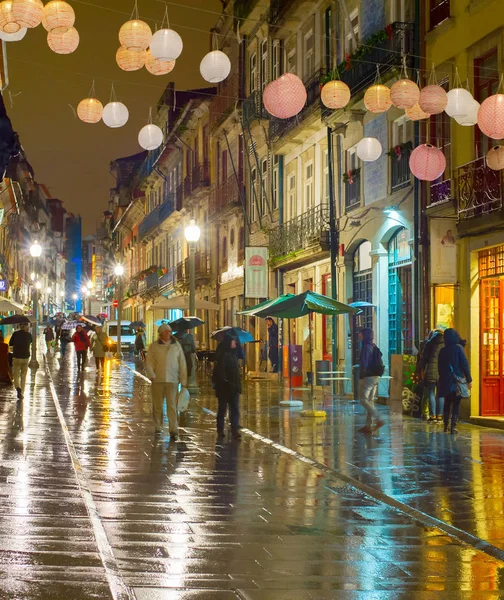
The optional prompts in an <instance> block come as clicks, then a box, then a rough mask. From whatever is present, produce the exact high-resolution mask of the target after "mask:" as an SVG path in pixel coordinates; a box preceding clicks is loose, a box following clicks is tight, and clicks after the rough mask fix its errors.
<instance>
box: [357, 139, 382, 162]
mask: <svg viewBox="0 0 504 600" xmlns="http://www.w3.org/2000/svg"><path fill="white" fill-rule="evenodd" d="M381 153H382V145H381V144H380V142H379V140H377V139H376V138H374V137H365V138H362V140H361V141H360V142H359V143H358V144H357V156H358V157H359V158H360V159H361V160H363V161H364V162H373V161H374V160H377V159H378V158H380V156H381Z"/></svg>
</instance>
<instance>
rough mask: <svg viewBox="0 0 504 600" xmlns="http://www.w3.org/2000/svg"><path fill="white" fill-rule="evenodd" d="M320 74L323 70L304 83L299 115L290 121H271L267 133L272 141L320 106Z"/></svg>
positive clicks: (273, 119) (316, 72)
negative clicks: (304, 91)
mask: <svg viewBox="0 0 504 600" xmlns="http://www.w3.org/2000/svg"><path fill="white" fill-rule="evenodd" d="M322 74H323V70H322V69H319V70H318V71H315V73H314V74H313V75H311V76H310V77H309V78H308V79H307V80H306V81H305V82H304V85H305V88H306V104H305V106H304V108H303V110H302V111H301V112H300V113H299V114H297V115H296V116H295V117H292V118H290V119H275V118H272V119H271V122H270V129H269V132H270V136H271V138H272V139H278V138H279V137H281V136H282V135H285V134H286V133H287V132H288V131H289V130H290V129H293V128H294V127H295V126H296V125H297V124H298V123H300V122H301V121H302V120H303V119H305V118H306V117H307V116H308V114H310V112H311V111H312V110H313V109H314V108H318V107H319V106H320V104H319V99H320V80H321V78H322Z"/></svg>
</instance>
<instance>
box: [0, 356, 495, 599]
mask: <svg viewBox="0 0 504 600" xmlns="http://www.w3.org/2000/svg"><path fill="white" fill-rule="evenodd" d="M48 366H49V370H48V371H46V370H45V369H44V367H41V369H40V370H39V371H38V372H37V375H36V379H35V381H34V382H33V381H32V382H31V383H30V389H27V393H26V399H25V400H24V403H18V402H16V401H14V400H13V398H14V393H13V391H11V390H7V389H5V388H4V389H3V390H2V392H1V400H0V402H1V403H0V410H1V415H0V428H1V429H0V433H1V444H2V453H1V460H0V475H1V481H2V496H3V502H2V524H1V530H0V531H1V538H0V548H1V550H0V551H1V556H2V559H1V566H0V568H1V571H2V579H1V582H0V598H9V599H11V598H12V599H25V598H26V599H32V598H33V599H35V598H36V599H38V598H51V599H59V598H65V600H71V599H76V600H80V599H81V598H82V599H84V598H120V599H122V598H137V599H138V600H173V599H181V600H199V599H208V600H214V599H215V600H228V599H241V600H273V599H275V600H328V599H333V598H334V599H336V598H338V599H342V600H347V599H348V600H354V599H355V600H361V599H364V598H365V599H366V600H367V599H371V600H385V599H387V600H388V599H398V598H399V599H400V598H408V599H410V598H411V599H419V600H430V599H437V598H450V599H452V598H453V599H459V598H460V599H465V598H476V599H479V598H485V599H486V598H502V597H504V569H503V567H504V563H503V562H501V561H500V560H498V558H496V557H494V556H492V555H490V554H489V553H488V552H483V551H481V550H480V549H478V548H476V547H473V546H471V545H470V544H468V543H461V542H460V541H458V540H457V539H455V538H454V537H450V536H449V535H447V534H446V532H445V531H443V529H441V528H438V527H434V526H430V525H427V524H426V523H425V522H422V521H419V520H416V519H414V518H412V517H411V516H408V515H407V514H404V513H402V512H399V511H397V510H395V509H394V508H393V507H391V506H390V505H389V504H387V503H386V502H381V501H380V500H378V499H376V498H374V497H370V496H368V495H366V494H364V493H362V491H360V490H359V489H358V488H357V487H355V486H352V485H349V484H348V483H345V482H344V481H342V479H341V478H339V477H338V476H337V471H339V472H341V473H344V474H346V475H348V476H349V477H351V478H352V479H355V480H356V481H360V482H362V483H363V484H366V485H369V486H374V487H375V488H376V490H377V491H378V492H380V493H382V494H389V495H392V496H393V497H396V499H397V500H400V501H402V502H404V503H405V504H408V505H410V506H413V507H414V508H416V509H418V510H422V511H424V512H425V513H427V514H432V515H433V516H435V517H437V518H442V519H445V521H446V523H448V524H452V525H454V526H456V527H458V528H460V529H461V530H462V529H463V530H464V531H467V532H469V533H474V534H475V535H476V534H477V535H478V537H479V538H481V539H482V540H486V541H488V542H490V543H492V544H495V546H496V547H497V546H498V547H502V545H501V544H500V543H499V539H500V540H502V539H503V538H504V533H503V534H502V535H500V538H499V537H498V536H499V531H501V532H502V531H504V529H503V528H502V527H501V525H500V519H502V518H503V517H502V511H503V504H502V493H503V488H504V486H503V484H502V482H503V481H504V479H503V477H504V475H503V469H502V464H501V461H502V453H501V452H502V441H501V439H500V437H499V436H500V435H501V434H500V433H499V432H497V433H496V432H495V431H492V430H488V435H489V436H491V437H489V438H488V439H486V438H485V437H483V442H481V441H480V448H481V447H482V446H481V444H483V445H485V444H486V445H487V447H490V446H489V444H491V448H492V449H493V450H492V452H491V453H490V454H489V455H485V457H484V458H485V460H484V461H483V463H482V464H481V465H480V466H479V467H478V466H477V465H478V463H477V462H476V458H475V459H474V461H470V460H467V459H466V451H467V447H468V446H470V445H471V444H472V445H473V446H474V445H475V444H476V440H475V438H474V435H475V434H473V433H472V431H473V430H474V431H476V430H477V431H480V429H479V428H474V427H473V426H462V427H461V433H460V434H459V436H458V437H457V439H456V440H451V439H450V438H449V437H448V436H443V434H442V433H437V432H432V433H430V432H429V430H428V429H426V426H425V425H423V426H422V425H421V424H416V423H411V424H410V423H409V422H408V423H406V421H404V423H403V419H402V417H399V416H398V415H393V416H392V425H391V427H390V428H389V427H386V428H385V429H384V431H383V433H382V435H381V438H380V439H377V438H369V439H367V438H362V436H359V435H357V434H356V433H355V431H356V429H357V427H358V426H360V425H359V423H361V421H362V419H363V415H362V414H361V413H360V411H359V410H358V409H356V408H355V406H354V405H351V404H346V405H343V404H342V405H341V407H339V409H338V410H339V412H336V411H334V412H328V418H327V420H326V422H325V423H320V422H312V421H308V422H306V421H302V420H300V417H299V415H297V414H295V413H294V412H292V411H285V410H283V409H279V408H278V406H277V401H278V394H277V393H276V392H275V390H274V388H273V387H272V386H271V385H270V384H250V385H249V386H248V389H247V394H245V395H244V398H243V402H242V408H243V419H242V424H243V426H244V427H246V428H248V429H249V430H251V431H253V432H256V433H257V434H258V435H257V436H256V437H253V436H252V435H249V434H248V433H245V435H244V437H243V440H242V441H241V442H231V441H227V440H226V441H225V442H223V443H217V442H216V436H215V430H214V423H213V417H212V415H211V414H209V413H208V412H207V411H208V410H212V409H213V408H215V400H214V399H213V397H212V396H211V394H210V390H209V389H208V386H206V387H205V384H203V385H202V388H201V389H202V393H201V395H200V398H199V399H198V400H192V401H191V404H190V410H189V412H188V413H187V414H186V415H184V419H183V421H182V423H181V435H180V439H179V441H177V442H170V440H169V437H168V436H164V437H162V438H161V439H160V440H159V441H158V440H156V439H155V437H154V429H153V424H152V420H151V412H150V398H149V384H148V383H147V382H146V381H145V380H144V379H142V378H141V377H140V376H138V375H135V374H134V373H133V372H132V371H131V370H129V369H128V368H126V367H125V366H119V365H118V364H117V363H115V362H114V363H111V362H107V367H106V371H105V373H104V375H103V376H101V375H98V374H96V372H95V370H94V367H89V368H88V370H87V371H86V372H85V373H84V374H83V375H81V376H78V375H77V373H76V369H75V365H74V362H73V356H72V355H70V356H68V357H67V358H66V359H65V360H64V361H63V362H62V363H61V364H60V361H59V359H58V358H55V357H50V358H49V359H48ZM129 366H132V367H134V366H135V365H134V364H131V365H129ZM49 372H50V374H51V376H49ZM51 381H52V382H54V387H52V385H51ZM33 386H34V388H33ZM204 409H205V410H204ZM384 410H385V409H384ZM399 419H400V420H401V423H403V424H401V423H400V422H399ZM420 427H423V429H422V430H420ZM471 428H472V429H471ZM166 430H167V428H166ZM435 435H436V436H438V437H439V440H437V441H435V440H434V436H435ZM481 435H483V434H480V436H481ZM259 436H264V438H268V439H269V440H273V441H274V442H277V443H278V444H279V446H278V447H273V446H272V445H271V444H270V443H267V441H266V439H264V440H263V439H261V438H260V437H259ZM422 439H423V440H424V442H423V443H424V444H425V448H427V447H430V451H428V452H423V451H422V456H423V463H422V461H419V460H418V457H415V456H414V455H415V452H414V450H413V447H414V446H416V445H417V443H418V440H422ZM380 440H381V441H380ZM444 440H446V441H444ZM488 440H490V441H488ZM429 445H430V446H429ZM457 445H458V446H457ZM289 449H291V453H290V454H289V452H288V451H287V450H289ZM294 452H295V453H296V454H294ZM456 452H458V453H459V454H458V456H459V460H458V461H457V460H456V456H457V454H456ZM303 456H305V457H310V458H311V459H313V461H316V463H319V464H320V465H323V466H324V467H326V468H325V469H322V468H317V465H316V464H315V463H312V464H310V463H308V462H305V461H304V460H303ZM436 456H440V457H441V459H442V462H441V464H438V463H437V462H436V460H435V458H436ZM473 456H474V457H476V454H474V448H473ZM450 457H451V458H450ZM488 457H490V458H488ZM449 460H451V461H452V463H453V469H452V470H451V471H450V472H447V468H446V461H449ZM419 463H420V464H419ZM443 465H444V466H443ZM332 469H335V471H334V473H332ZM478 469H479V470H478ZM414 473H416V476H415V477H414V476H413V474H414ZM478 473H479V474H480V478H479V479H478ZM499 494H500V496H499ZM492 499H493V500H492ZM483 511H485V512H484V513H483ZM480 517H481V519H480ZM489 523H491V524H492V527H493V528H492V527H490V526H489ZM478 528H479V529H478Z"/></svg>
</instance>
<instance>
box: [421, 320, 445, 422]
mask: <svg viewBox="0 0 504 600" xmlns="http://www.w3.org/2000/svg"><path fill="white" fill-rule="evenodd" d="M443 343H444V341H443V333H442V332H441V331H439V330H436V329H435V330H433V331H431V332H430V333H429V336H428V337H427V340H426V341H425V344H424V347H423V348H422V355H421V358H420V363H421V370H422V373H423V377H422V380H423V384H424V393H425V392H426V393H427V398H428V403H429V421H431V422H432V421H437V422H439V423H442V422H443V411H444V397H443V396H441V395H440V394H439V390H438V380H439V369H438V358H439V352H440V350H441V348H442V346H443Z"/></svg>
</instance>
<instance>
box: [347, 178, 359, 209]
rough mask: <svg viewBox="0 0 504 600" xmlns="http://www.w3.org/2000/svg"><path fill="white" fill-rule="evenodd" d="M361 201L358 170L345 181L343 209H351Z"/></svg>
mask: <svg viewBox="0 0 504 600" xmlns="http://www.w3.org/2000/svg"><path fill="white" fill-rule="evenodd" d="M360 203H361V176H360V171H359V172H358V173H356V174H355V175H353V176H352V178H351V180H350V179H349V180H348V181H346V182H345V209H346V210H347V212H348V211H350V210H353V209H354V208H357V207H359V206H360Z"/></svg>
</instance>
